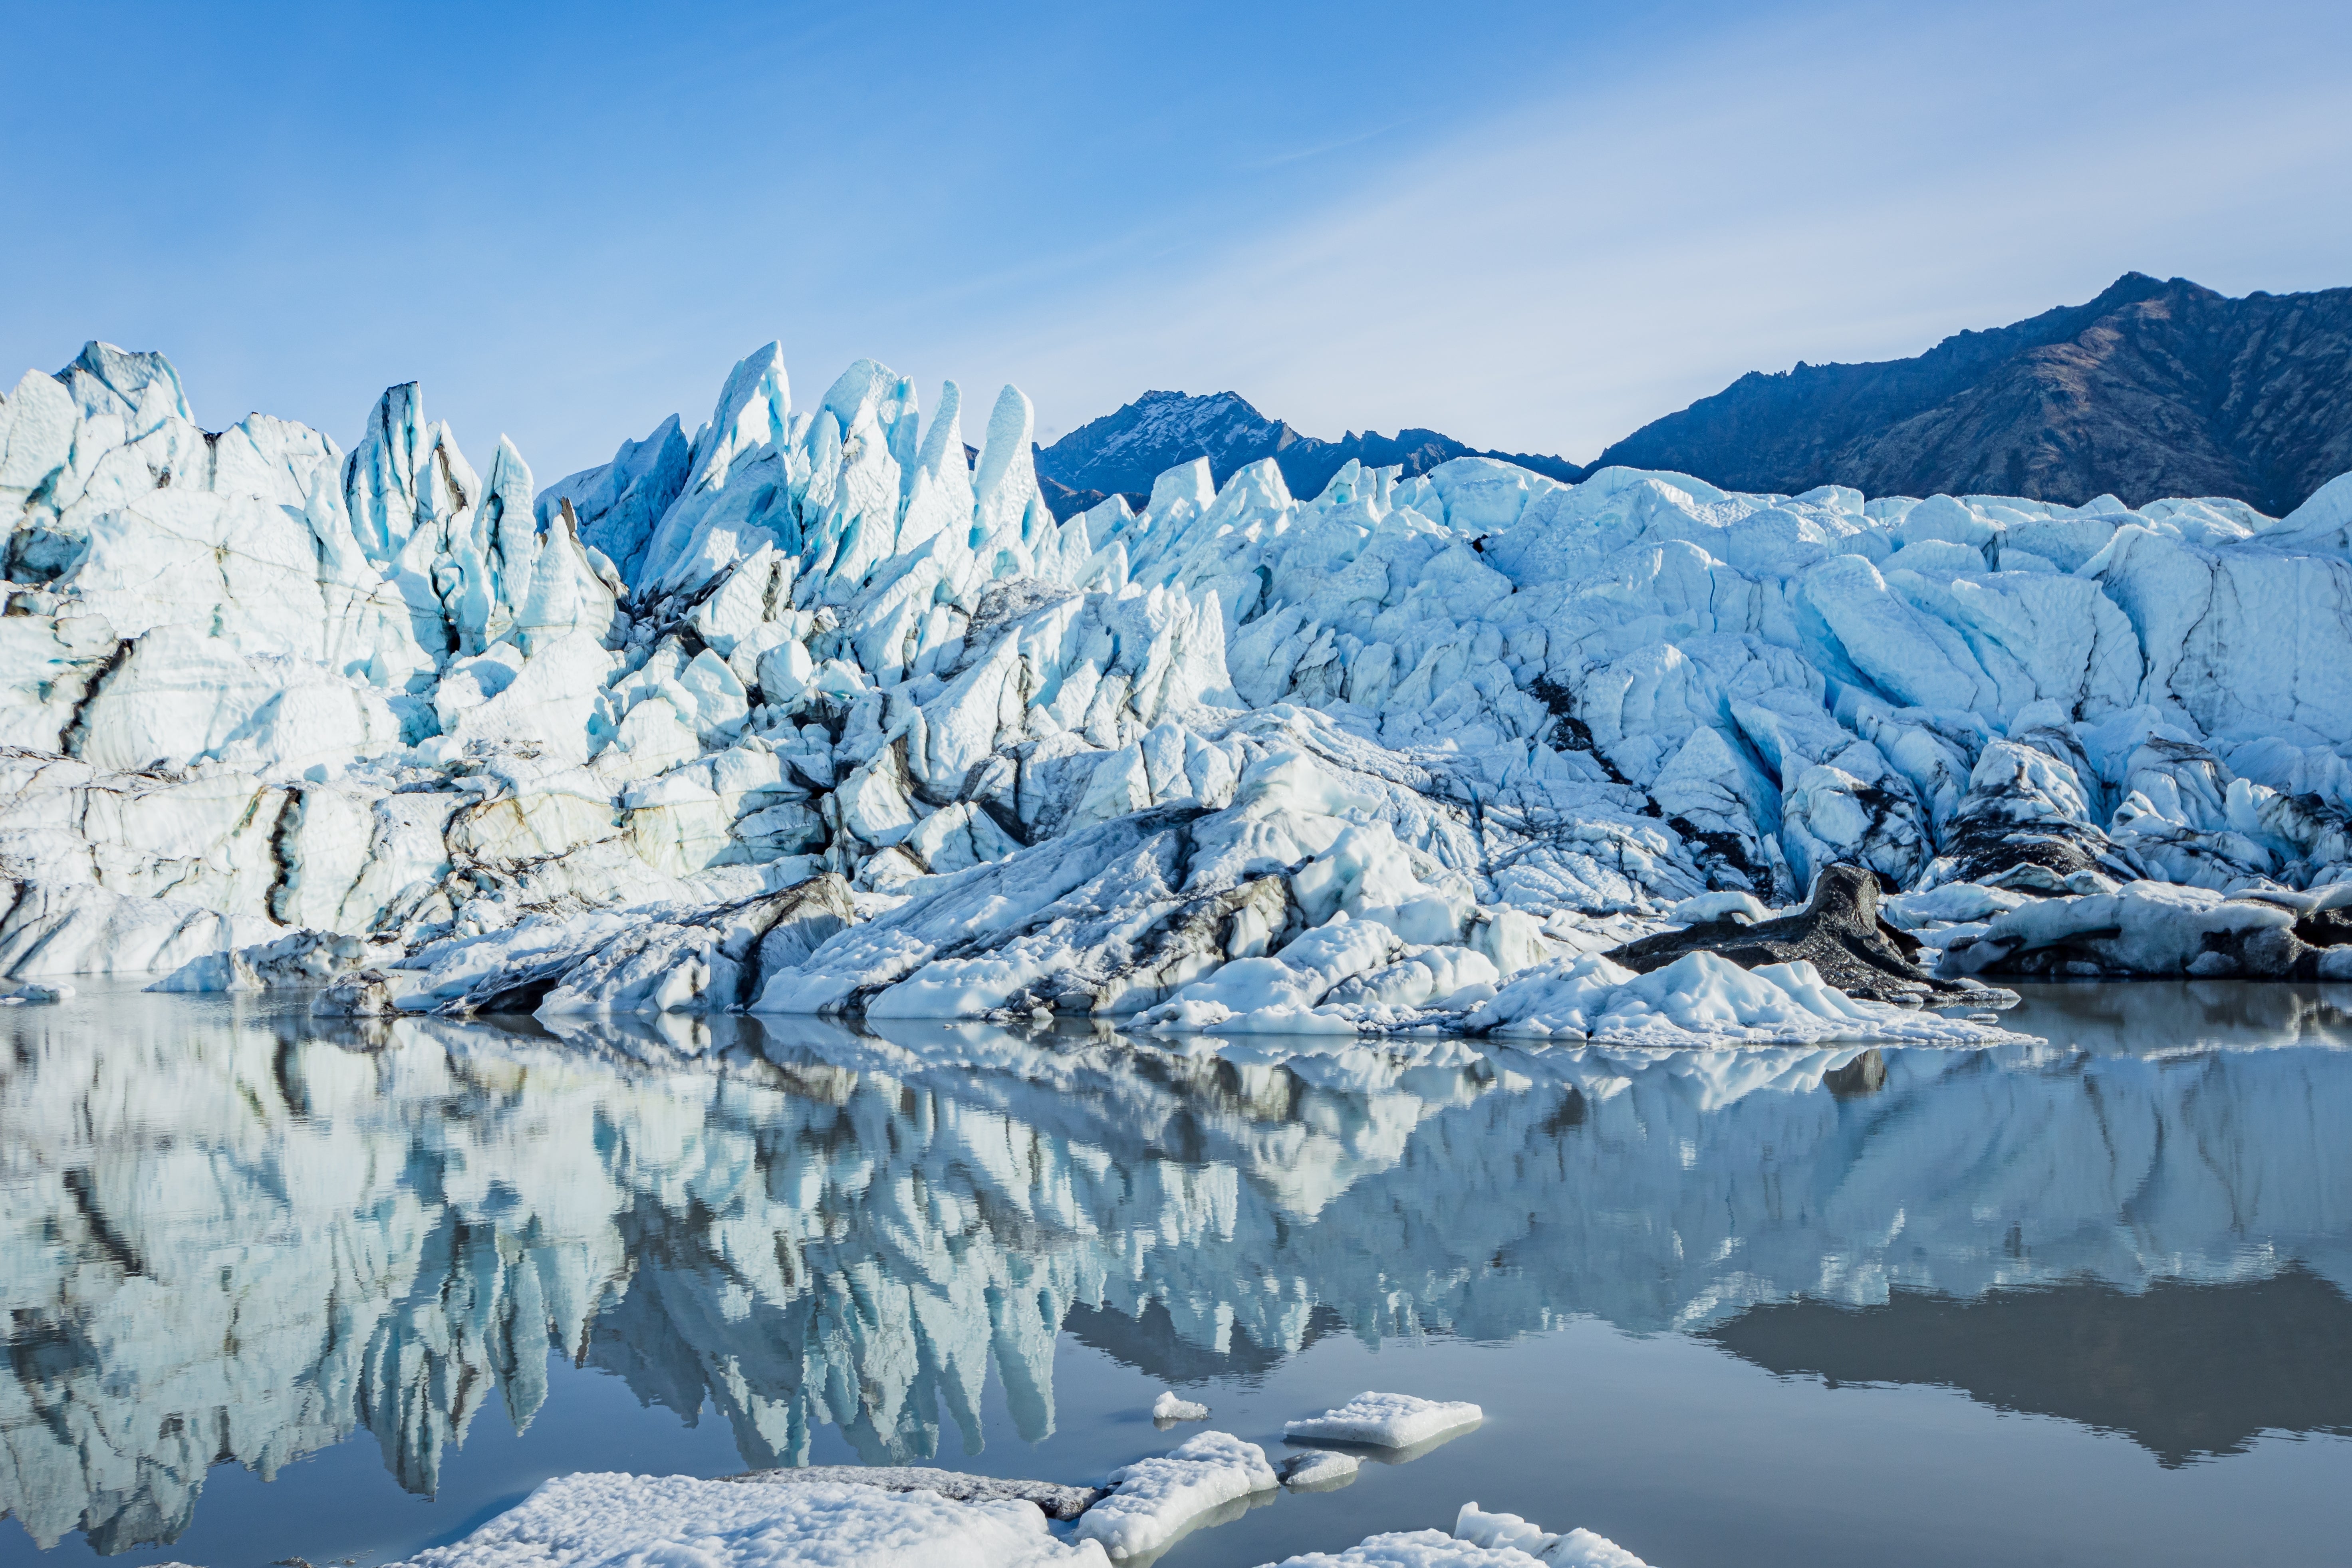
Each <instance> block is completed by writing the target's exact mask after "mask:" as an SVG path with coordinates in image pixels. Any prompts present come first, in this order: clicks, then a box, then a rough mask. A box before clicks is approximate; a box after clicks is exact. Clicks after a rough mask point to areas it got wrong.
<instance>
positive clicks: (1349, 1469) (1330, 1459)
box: [1282, 1448, 1363, 1491]
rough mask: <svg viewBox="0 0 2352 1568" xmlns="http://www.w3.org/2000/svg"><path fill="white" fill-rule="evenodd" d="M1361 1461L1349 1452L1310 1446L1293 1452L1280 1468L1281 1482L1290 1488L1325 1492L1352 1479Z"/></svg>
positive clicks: (1354, 1477)
mask: <svg viewBox="0 0 2352 1568" xmlns="http://www.w3.org/2000/svg"><path fill="white" fill-rule="evenodd" d="M1362 1464H1363V1461H1362V1460H1360V1459H1359V1458H1356V1456H1355V1455H1353V1454H1342V1453H1339V1452H1338V1451H1337V1450H1335V1449H1331V1448H1313V1449H1309V1450H1308V1451H1307V1452H1306V1453H1304V1454H1294V1455H1293V1456H1291V1458H1289V1459H1288V1460H1287V1461H1286V1463H1285V1464H1284V1465H1283V1467H1282V1484H1283V1485H1284V1486H1286V1487H1288V1488H1290V1489H1291V1490H1293V1491H1327V1490H1328V1489H1331V1488H1334V1487H1339V1486H1344V1485H1346V1484H1347V1483H1348V1482H1349V1481H1352V1480H1354V1479H1356V1471H1357V1470H1358V1469H1359V1468H1361V1466H1362Z"/></svg>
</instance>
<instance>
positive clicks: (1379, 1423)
mask: <svg viewBox="0 0 2352 1568" xmlns="http://www.w3.org/2000/svg"><path fill="white" fill-rule="evenodd" d="M1485 1419H1486V1412H1485V1411H1483V1410H1481V1409H1479V1408H1478V1407H1477V1406H1476V1405H1472V1404H1469V1403H1468V1402H1466V1401H1463V1400H1439V1399H1422V1398H1419V1397H1416V1396H1415V1395H1413V1394H1375V1393H1371V1392H1370V1391H1367V1392H1365V1393H1362V1394H1358V1395H1356V1397H1355V1398H1353V1399H1350V1400H1349V1401H1348V1403H1346V1404H1345V1405H1336V1406H1334V1407H1333V1408H1331V1409H1329V1410H1326V1411H1325V1412H1324V1413H1323V1414H1322V1415H1309V1416H1306V1417H1303V1418H1301V1419H1299V1420H1297V1421H1286V1422H1285V1423H1284V1424H1283V1427H1282V1434H1283V1436H1286V1437H1293V1438H1297V1439H1300V1440H1303V1441H1306V1442H1323V1443H1367V1444H1370V1445H1371V1446H1372V1447H1379V1448H1410V1447H1412V1446H1413V1445H1415V1444H1417V1443H1425V1442H1427V1441H1428V1440H1429V1439H1430V1438H1432V1437H1434V1436H1439V1435H1440V1434H1442V1433H1446V1432H1451V1431H1453V1430H1454V1428H1456V1427H1459V1426H1475V1425H1476V1424H1477V1423H1479V1422H1481V1421H1484V1420H1485Z"/></svg>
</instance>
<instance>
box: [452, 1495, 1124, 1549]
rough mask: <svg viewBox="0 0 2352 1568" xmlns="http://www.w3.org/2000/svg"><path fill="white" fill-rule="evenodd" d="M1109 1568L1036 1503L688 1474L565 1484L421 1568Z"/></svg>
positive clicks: (510, 1512)
mask: <svg viewBox="0 0 2352 1568" xmlns="http://www.w3.org/2000/svg"><path fill="white" fill-rule="evenodd" d="M639 1563H694V1564H696V1565H697V1568H767V1565H770V1564H774V1565H776V1568H782V1565H784V1564H808V1565H810V1568H817V1565H821V1564H840V1565H842V1568H849V1565H851V1564H855V1565H856V1568H935V1565H937V1564H940V1563H960V1564H961V1563H969V1564H971V1565H972V1568H1062V1565H1065V1564H1066V1565H1069V1568H1083V1565H1085V1564H1087V1563H1094V1564H1097V1565H1098V1568H1108V1558H1106V1557H1105V1556H1104V1555H1103V1550H1102V1548H1101V1547H1100V1546H1098V1545H1097V1544H1095V1543H1094V1542H1090V1541H1081V1542H1075V1543H1071V1542H1062V1541H1059V1540H1056V1539H1055V1537H1054V1536H1053V1535H1052V1534H1051V1533H1049V1532H1048V1531H1047V1529H1046V1525H1045V1514H1043V1513H1042V1512H1040V1511H1039V1510H1038V1509H1037V1506H1036V1505H1035V1504H1034V1503H1029V1502H1021V1501H1005V1502H956V1501H951V1500H949V1499H946V1498H943V1497H940V1496H939V1495H937V1494H936V1493H932V1492H928V1491H910V1492H895V1491H885V1490H883V1489H879V1488H877V1487H870V1486H853V1485H848V1484H845V1483H840V1482H820V1483H814V1484H811V1485H807V1486H789V1487H783V1486H742V1485H735V1484H731V1483H730V1482H726V1481H702V1480H693V1479H688V1478H687V1477H684V1476H628V1475H617V1474H604V1473H595V1472H587V1473H582V1474H578V1475H570V1476H558V1477H557V1478H555V1479H553V1480H551V1481H547V1482H544V1483H542V1484H541V1487H540V1488H539V1489H538V1490H537V1491H535V1492H533V1493H531V1495H530V1497H529V1498H528V1499H526V1500H524V1501H523V1502H521V1503H520V1504H518V1505H517V1506H516V1507H514V1508H512V1509H509V1510H507V1511H506V1512H505V1513H502V1514H500V1515H499V1517H498V1518H496V1519H494V1520H492V1521H490V1522H489V1523H488V1524H486V1525H484V1526H483V1527H482V1528H481V1529H479V1530H478V1531H474V1533H473V1534H471V1535H469V1536H467V1537H466V1539H465V1540H463V1541H460V1542H457V1543H455V1544H454V1545H449V1546H438V1547H435V1548H433V1549H431V1550H430V1551H426V1552H419V1553H417V1555H416V1556H415V1558H413V1559H411V1560H410V1565H409V1568H623V1565H625V1564H639Z"/></svg>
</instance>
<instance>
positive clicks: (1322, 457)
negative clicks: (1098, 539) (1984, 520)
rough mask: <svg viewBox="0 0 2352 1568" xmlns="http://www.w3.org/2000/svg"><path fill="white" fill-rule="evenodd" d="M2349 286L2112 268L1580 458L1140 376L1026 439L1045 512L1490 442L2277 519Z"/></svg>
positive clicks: (2343, 366)
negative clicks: (1260, 469) (1166, 384)
mask: <svg viewBox="0 0 2352 1568" xmlns="http://www.w3.org/2000/svg"><path fill="white" fill-rule="evenodd" d="M2347 394H2352V288H2345V289H2322V290H2316V291H2313V292H2306V293H2300V294H2272V293H2269V292H2266V291H2263V290H2259V289H2258V290H2256V291H2255V292H2253V293H2251V294H2248V295H2245V296H2242V297H2240V298H2234V299H2233V298H2231V297H2230V296H2227V295H2223V294H2221V293H2220V292H2218V291H2216V290H2214V289H2208V288H2205V287H2204V286H2203V285H2201V284H2198V283H2195V282H2192V281H2190V280H2189V279H2185V278H2172V279H2158V278H2155V277H2152V276H2150V275H2149V274H2147V273H2144V272H2126V273H2125V274H2124V275H2123V276H2122V277H2120V278H2118V279H2116V280H2115V281H2114V282H2113V283H2111V284H2109V285H2108V286H2107V287H2106V288H2105V289H2102V290H2101V291H2100V292H2099V293H2098V294H2097V295H2095V296H2094V297H2093V298H2092V299H2090V300H2085V301H2084V302H2083V303H2081V304H2078V305H2059V306H2055V307H2053V308H2052V309H2050V310H2043V311H2041V312H2039V313H2038V314H2035V315H2032V316H2029V317H2026V318H2024V319H2023V320H2021V321H2012V322H2010V323H2009V324H2008V325H2006V326H1999V327H1990V328H1983V329H1970V330H1968V331H1959V332H1955V333H1953V334H1952V335H1950V336H1949V337H1947V338H1945V339H1943V340H1942V341H1941V342H1937V343H1936V344H1934V345H1932V346H1931V347H1929V348H1928V349H1927V350H1926V351H1924V352H1923V353H1917V354H1914V355H1911V356H1909V357H1907V358H1904V359H1892V360H1873V361H1860V362H1853V363H1828V364H1809V363H1805V362H1803V361H1799V362H1798V363H1797V364H1796V365H1795V367H1794V368H1792V369H1790V370H1786V371H1750V372H1748V374H1745V375H1742V376H1740V377H1739V378H1738V379H1737V380H1736V381H1734V382H1732V383H1731V384H1729V385H1728V386H1727V387H1725V388H1724V389H1723V390H1722V391H1720V392H1718V393H1716V394H1714V395H1711V396H1707V397H1703V398H1700V399H1699V400H1697V401H1696V402H1695V403H1693V404H1691V405H1689V406H1687V407H1685V408H1683V409H1680V410H1677V411H1676V412H1675V413H1672V414H1668V415H1665V416H1662V417H1660V418H1657V419H1654V420H1652V421H1651V422H1649V423H1648V424H1646V425H1643V426H1641V427H1640V428H1639V429H1636V430H1635V431H1633V433H1632V434H1631V435H1629V436H1627V437H1623V438H1622V439H1621V440H1619V441H1617V442H1615V443H1613V444H1612V445H1611V446H1610V447H1608V448H1607V449H1606V450H1604V451H1603V452H1601V455H1600V457H1598V458H1595V459H1594V460H1593V461H1592V462H1591V464H1589V465H1579V464H1576V463H1573V462H1570V461H1569V460H1568V459H1567V458H1559V457H1544V456H1538V455H1534V454H1528V453H1514V452H1501V451H1490V450H1486V449H1482V448H1478V447H1472V446H1470V445H1468V444H1467V443H1465V442H1463V441H1459V440H1456V439H1455V438H1454V437H1450V436H1446V435H1444V434H1443V433H1441V432H1439V431H1435V430H1430V429H1425V428H1421V427H1418V426H1414V427H1408V428H1404V429H1401V430H1399V431H1398V432H1397V433H1396V435H1395V436H1393V437H1389V436H1383V435H1381V434H1380V433H1378V432H1377V431H1369V430H1368V431H1365V432H1362V433H1360V434H1359V433H1358V432H1356V431H1353V430H1350V431H1349V432H1348V433H1347V435H1346V436H1344V437H1342V438H1340V439H1339V440H1337V441H1329V440H1324V439H1321V438H1319V437H1312V436H1307V435H1306V434H1304V433H1302V432H1301V431H1299V430H1298V429H1297V427H1296V426H1292V425H1290V424H1289V423H1288V422H1287V421H1286V420H1282V419H1278V418H1276V417H1273V416H1269V415H1266V414H1265V413H1263V412H1261V411H1260V410H1259V409H1258V408H1257V407H1256V406H1255V405H1253V404H1251V403H1250V402H1249V401H1248V400H1247V399H1245V398H1244V397H1242V396H1241V395H1239V394H1238V393H1235V392H1231V391H1226V392H1219V393H1213V394H1207V395H1188V394H1185V393H1181V392H1171V391H1164V390H1154V391H1149V392H1146V393H1144V394H1142V395H1140V396H1139V397H1137V398H1135V399H1134V400H1133V401H1131V402H1129V403H1127V404H1125V405H1122V406H1120V407H1119V408H1118V409H1117V410H1116V411H1114V412H1112V413H1110V414H1107V415H1104V416H1100V417H1098V418H1096V419H1092V420H1089V421H1087V423H1086V424H1084V425H1081V426H1078V427H1077V428H1076V429H1075V430H1072V431H1071V432H1069V433H1068V434H1067V435H1066V436H1064V437H1061V438H1060V439H1059V440H1057V441H1055V442H1054V443H1052V444H1051V445H1049V446H1044V447H1038V448H1037V449H1036V452H1035V463H1036V469H1037V475H1038V479H1039V482H1040V486H1041V488H1042V489H1044V490H1045V496H1046V500H1047V502H1048V504H1049V505H1050V506H1051V507H1052V508H1053V510H1054V511H1055V515H1056V516H1059V517H1064V518H1067V517H1070V516H1073V515H1075V514H1076V513H1077V512H1079V511H1083V510H1087V508H1089V507H1092V506H1095V505H1097V504H1099V503H1100V502H1102V501H1103V500H1107V499H1108V497H1109V496H1110V495H1112V494H1114V493H1119V494H1125V495H1126V496H1128V497H1129V504H1130V505H1131V506H1135V507H1138V508H1139V507H1140V505H1141V502H1142V499H1143V498H1144V497H1146V496H1148V495H1149V493H1150V489H1151V484H1152V481H1153V480H1154V479H1157V478H1158V477H1159V475H1160V474H1161V473H1164V472H1165V471H1167V470H1168V469H1169V468H1174V467H1176V466H1177V465H1178V464H1181V463H1185V462H1190V461H1191V460H1192V459H1193V458H1202V457H1205V458H1208V459H1209V466H1210V470H1211V473H1212V475H1213V477H1214V478H1215V479H1216V480H1217V482H1218V483H1220V484H1222V483H1223V481H1224V480H1225V479H1227V478H1229V477H1230V476H1231V475H1232V474H1233V472H1234V470H1235V469H1237V468H1241V467H1243V466H1244V464H1247V463H1251V462H1255V461H1258V460H1259V459H1261V458H1273V459H1274V460H1275V462H1276V464H1277V465H1278V466H1279V467H1280V468H1281V469H1282V473H1283V478H1284V479H1285V481H1286V483H1287V484H1288V485H1289V487H1290V489H1291V492H1292V493H1293V494H1294V495H1299V496H1313V495H1315V494H1317V493H1318V492H1319V491H1320V490H1321V489H1322V488H1323V487H1324V486H1325V485H1326V484H1328V483H1329V482H1330V479H1331V477H1332V475H1334V474H1336V473H1337V472H1338V471H1339V468H1341V467H1342V466H1343V465H1345V464H1346V463H1347V462H1348V461H1349V459H1350V458H1354V459H1356V460H1359V461H1360V462H1362V463H1363V464H1365V466H1367V467H1386V466H1391V465H1393V466H1396V467H1399V468H1402V470H1403V472H1404V474H1405V476H1406V477H1411V476H1412V475H1415V474H1419V473H1424V472H1426V471H1427V470H1429V469H1430V468H1435V467H1436V466H1438V465H1439V464H1441V463H1444V462H1447V461H1450V460H1451V459H1453V458H1464V457H1484V458H1501V459H1502V460H1504V461H1507V462H1512V463H1517V464H1518V465H1519V466H1520V467H1522V468H1531V469H1533V470H1535V471H1536V472H1538V473H1541V474H1546V475H1549V477H1551V478H1553V479H1560V480H1563V481H1565V482H1570V483H1574V482H1576V481H1578V480H1580V479H1585V478H1586V477H1588V476H1589V475H1591V474H1592V473H1595V472H1598V471H1599V470H1600V469H1601V468H1620V467H1622V468H1652V469H1665V470H1669V471H1674V472H1680V473H1686V474H1690V475H1693V476H1694V477H1696V478H1698V479H1706V480H1707V481H1708V482H1709V483H1711V484H1715V485H1717V486H1720V487H1721V488H1723V489H1730V490H1741V491H1748V492H1759V493H1768V494H1780V495H1800V494H1802V493H1804V492H1805V491H1807V490H1810V489H1814V488H1816V487H1817V486H1820V485H1824V484H1843V485H1850V486H1852V487H1853V488H1854V489H1859V490H1862V491H1863V492H1864V493H1865V494H1869V495H1913V496H1926V495H1933V494H1938V493H1942V494H1949V495H1987V494H2003V495H2018V496H2024V497H2029V498H2031V499H2033V500H2050V501H2058V502H2062V503H2064V504H2067V505H2072V506H2079V505H2082V504H2084V502H2087V501H2089V500H2093V499H2095V497H2097V496H2099V495H2102V494H2112V495H2115V496H2116V497H2118V498H2119V499H2121V500H2124V501H2125V502H2126V503H2127V504H2129V505H2132V506H2139V505H2142V504H2145V503H2146V502H2147V501H2149V500H2154V499H2156V498H2158V497H2161V496H2181V495H2202V496H2216V497H2229V498H2231V499H2234V500H2242V501H2246V502H2248V503H2250V504H2252V505H2253V506H2254V507H2256V508H2258V509H2259V510H2263V511H2264V512H2268V513H2270V514H2272V515H2273V516H2283V515H2284V514H2285V513H2286V512H2289V511H2292V510H2294V508H2295V507H2297V506H2299V505H2301V504H2302V503H2303V502H2304V501H2305V500H2308V499H2309V498H2310V496H2311V494H2312V493H2313V492H2314V491H2315V490H2316V489H2318V488H2319V487H2320V486H2321V485H2323V484H2325V483H2326V482H2327V481H2328V480H2329V479H2333V478H2334V477H2336V475H2337V474H2339V473H2343V472H2346V471H2347V470H2352V395H2347Z"/></svg>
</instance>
